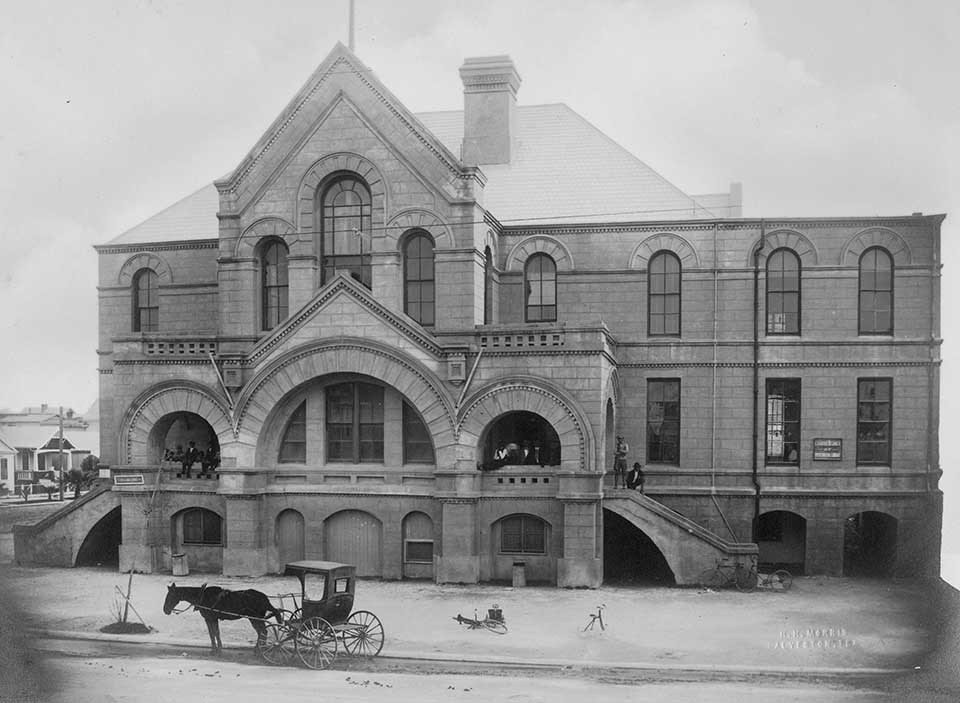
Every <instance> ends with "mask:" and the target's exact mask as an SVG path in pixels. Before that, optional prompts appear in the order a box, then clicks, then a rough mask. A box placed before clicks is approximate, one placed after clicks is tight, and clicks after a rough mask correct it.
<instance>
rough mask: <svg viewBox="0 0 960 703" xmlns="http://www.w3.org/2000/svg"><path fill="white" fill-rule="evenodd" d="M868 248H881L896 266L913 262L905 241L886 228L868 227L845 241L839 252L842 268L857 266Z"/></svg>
mask: <svg viewBox="0 0 960 703" xmlns="http://www.w3.org/2000/svg"><path fill="white" fill-rule="evenodd" d="M870 247H883V248H884V249H886V250H887V251H888V252H890V256H892V257H893V263H894V265H896V266H907V265H909V264H910V263H911V262H912V261H913V254H912V252H911V251H910V246H909V245H908V244H907V242H906V240H905V239H904V238H903V237H902V236H900V234H898V233H897V232H895V231H893V230H892V229H890V228H888V227H870V228H868V229H865V230H861V231H860V232H857V233H856V234H855V235H853V236H852V237H850V239H848V240H847V242H846V244H844V245H843V249H842V250H841V252H840V264H841V265H842V266H859V265H860V255H861V254H863V252H865V251H866V250H867V249H869V248H870Z"/></svg>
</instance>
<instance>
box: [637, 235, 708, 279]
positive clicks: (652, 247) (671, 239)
mask: <svg viewBox="0 0 960 703" xmlns="http://www.w3.org/2000/svg"><path fill="white" fill-rule="evenodd" d="M658 251H671V252H673V253H674V254H676V255H677V258H678V259H680V265H681V266H682V267H683V269H689V268H697V267H699V266H700V260H699V259H698V258H697V252H696V250H695V249H694V248H693V245H692V244H690V242H688V241H687V240H686V239H684V238H683V237H681V236H679V235H677V234H673V233H672V232H659V233H657V234H653V235H650V236H649V237H647V238H646V239H644V240H643V241H642V242H640V243H639V244H638V245H637V248H636V249H634V250H633V253H632V254H631V255H630V268H631V269H640V270H641V271H646V269H647V265H648V264H649V263H650V257H652V256H653V255H654V254H656V253H657V252H658Z"/></svg>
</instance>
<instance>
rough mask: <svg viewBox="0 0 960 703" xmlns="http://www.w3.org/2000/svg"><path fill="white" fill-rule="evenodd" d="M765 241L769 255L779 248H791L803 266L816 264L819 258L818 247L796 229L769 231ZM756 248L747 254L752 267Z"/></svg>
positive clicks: (749, 265)
mask: <svg viewBox="0 0 960 703" xmlns="http://www.w3.org/2000/svg"><path fill="white" fill-rule="evenodd" d="M763 241H764V243H765V246H764V248H765V249H766V251H767V256H769V255H770V254H772V253H773V252H774V251H776V250H777V249H790V250H791V251H793V253H794V254H796V255H797V256H798V257H799V258H800V265H801V266H802V267H803V268H809V267H810V266H816V265H817V261H818V260H819V255H818V253H817V248H816V247H815V246H813V242H811V241H810V240H809V239H807V237H806V236H805V235H803V234H801V233H800V232H797V231H796V230H792V229H776V230H773V231H772V232H768V233H767V234H766V235H765V236H764V238H763ZM758 243H759V240H758ZM755 249H756V247H750V252H749V253H748V254H747V266H748V267H751V268H752V267H753V252H754V251H755ZM765 260H766V259H764V261H765Z"/></svg>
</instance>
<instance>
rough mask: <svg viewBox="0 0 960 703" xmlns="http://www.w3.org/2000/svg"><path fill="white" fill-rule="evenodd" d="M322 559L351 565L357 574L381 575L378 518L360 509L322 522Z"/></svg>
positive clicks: (345, 511) (380, 527) (379, 526)
mask: <svg viewBox="0 0 960 703" xmlns="http://www.w3.org/2000/svg"><path fill="white" fill-rule="evenodd" d="M323 532H324V552H323V553H324V558H325V559H327V560H329V561H339V562H342V563H344V564H353V565H354V566H356V567H357V576H381V575H382V559H381V543H382V533H383V528H382V526H381V524H380V521H379V520H378V519H377V518H375V517H374V516H373V515H371V514H370V513H365V512H363V511H361V510H344V511H342V512H339V513H337V514H336V515H332V516H331V517H329V518H327V521H326V523H325V524H324V531H323Z"/></svg>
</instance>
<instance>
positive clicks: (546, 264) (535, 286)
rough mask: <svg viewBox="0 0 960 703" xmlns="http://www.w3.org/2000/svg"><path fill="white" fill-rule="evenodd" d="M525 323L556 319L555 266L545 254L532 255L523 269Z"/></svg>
mask: <svg viewBox="0 0 960 703" xmlns="http://www.w3.org/2000/svg"><path fill="white" fill-rule="evenodd" d="M523 275H524V279H525V280H524V282H525V285H524V290H525V291H526V305H525V309H526V320H527V322H554V321H556V319H557V265H556V264H555V263H554V261H553V259H551V258H550V256H548V255H547V254H534V255H533V256H531V257H530V258H529V259H527V264H526V266H524V267H523Z"/></svg>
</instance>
